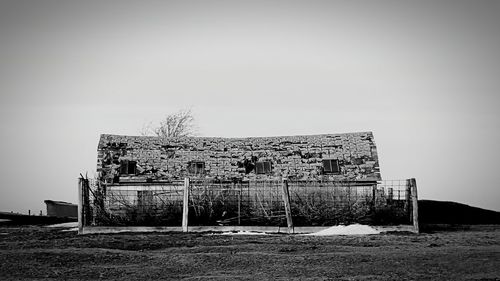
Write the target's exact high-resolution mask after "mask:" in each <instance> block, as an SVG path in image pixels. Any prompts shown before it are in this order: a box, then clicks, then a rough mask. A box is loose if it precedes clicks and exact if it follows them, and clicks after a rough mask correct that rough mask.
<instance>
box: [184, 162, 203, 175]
mask: <svg viewBox="0 0 500 281" xmlns="http://www.w3.org/2000/svg"><path fill="white" fill-rule="evenodd" d="M188 172H189V173H190V174H193V175H199V174H204V173H205V162H190V163H189V164H188Z"/></svg>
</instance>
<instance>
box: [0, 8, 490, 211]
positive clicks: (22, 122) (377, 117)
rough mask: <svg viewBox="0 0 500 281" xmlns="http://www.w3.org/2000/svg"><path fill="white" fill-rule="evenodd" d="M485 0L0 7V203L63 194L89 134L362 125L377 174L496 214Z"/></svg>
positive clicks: (89, 166)
mask: <svg viewBox="0 0 500 281" xmlns="http://www.w3.org/2000/svg"><path fill="white" fill-rule="evenodd" d="M499 75H500V2H499V1H457V0H453V1H435V0H433V1H234V0H233V1H78V2H77V1H43V0H36V1H35V0H33V1H15V0H12V1H4V0H0V134H1V145H0V155H1V156H2V158H1V163H2V164H1V167H0V210H1V211H11V210H12V211H18V212H23V213H27V211H28V209H31V210H32V212H36V213H38V212H39V210H44V212H45V206H44V204H43V200H44V199H52V200H62V201H70V202H76V201H77V178H78V176H79V173H85V172H88V174H89V176H93V175H94V174H95V169H96V156H97V155H96V149H97V142H98V138H99V135H100V134H101V133H112V134H127V135H137V134H139V132H140V130H141V128H142V126H143V124H144V123H146V122H148V121H155V120H159V119H161V118H162V117H163V116H164V115H165V114H168V113H172V112H175V111H177V110H179V109H181V108H186V107H191V108H192V109H193V112H194V113H195V117H196V118H197V123H198V126H199V134H200V135H201V136H223V137H246V136H274V135H299V134H322V133H343V132H357V131H373V133H374V136H375V141H376V143H377V146H378V152H379V160H380V168H381V174H382V177H383V178H384V179H405V178H410V177H415V178H416V180H417V185H418V188H419V196H420V198H421V199H435V200H450V201H458V202H461V203H466V204H469V205H473V206H478V207H483V208H488V209H493V210H496V211H500V186H499V185H500V171H499V167H500V165H499V164H498V163H500V148H499V143H500V110H499V108H500V76H499Z"/></svg>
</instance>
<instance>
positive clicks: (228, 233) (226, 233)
mask: <svg viewBox="0 0 500 281" xmlns="http://www.w3.org/2000/svg"><path fill="white" fill-rule="evenodd" d="M221 235H267V233H265V232H253V231H237V232H222V233H221Z"/></svg>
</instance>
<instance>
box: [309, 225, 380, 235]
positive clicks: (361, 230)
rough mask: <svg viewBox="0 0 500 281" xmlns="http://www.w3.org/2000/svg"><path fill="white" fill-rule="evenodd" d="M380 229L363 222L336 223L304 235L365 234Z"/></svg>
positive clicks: (375, 232) (373, 232) (376, 231)
mask: <svg viewBox="0 0 500 281" xmlns="http://www.w3.org/2000/svg"><path fill="white" fill-rule="evenodd" d="M379 233H380V231H378V230H376V229H374V228H372V227H370V226H368V225H363V224H350V225H337V226H332V227H329V228H327V229H323V230H321V231H318V232H315V233H309V234H305V235H312V236H328V235H366V234H379Z"/></svg>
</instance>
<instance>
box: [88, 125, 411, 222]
mask: <svg viewBox="0 0 500 281" xmlns="http://www.w3.org/2000/svg"><path fill="white" fill-rule="evenodd" d="M97 152H98V157H97V171H98V181H96V182H97V183H98V185H97V186H95V187H94V188H93V189H94V191H92V192H91V193H89V194H86V193H84V197H88V196H89V195H91V196H92V197H93V198H94V199H88V200H90V201H87V202H86V203H85V202H84V203H85V204H86V205H88V204H93V205H94V207H93V208H87V210H89V211H88V212H89V213H87V214H86V216H87V217H91V216H92V217H94V219H93V221H94V222H93V223H94V224H96V225H98V224H105V225H106V224H108V225H179V224H180V219H181V217H182V214H185V213H189V223H190V224H191V225H283V223H284V219H285V216H284V215H285V214H284V212H285V209H286V208H285V206H284V205H283V204H284V202H289V203H286V204H289V205H290V210H291V211H290V212H291V215H292V216H294V220H295V221H296V222H297V224H301V225H328V224H329V225H333V224H339V223H346V222H353V221H363V220H366V219H373V218H375V216H374V215H373V214H374V212H375V210H376V209H377V208H379V207H384V206H386V205H387V204H389V203H391V200H392V198H393V197H394V196H393V194H394V193H393V189H394V188H393V187H391V188H385V187H383V186H380V182H381V176H380V169H379V161H378V156H377V148H376V145H375V141H374V138H373V134H372V133H371V132H358V133H344V134H322V135H302V136H277V137H248V138H219V137H177V138H160V137H150V136H122V135H108V134H103V135H101V137H100V140H99V144H98V150H97ZM186 182H187V183H186ZM283 184H286V186H287V187H286V190H288V191H286V192H285V193H284V191H282V190H285V189H283V188H284V187H283ZM186 186H187V187H186ZM184 191H186V192H187V193H188V194H189V195H186V196H188V199H186V197H185V196H184V195H183V194H185V192H184ZM85 194H86V195H85ZM285 194H288V196H289V199H286V200H284V199H283V196H286V195H285ZM405 194H408V193H401V192H399V191H398V193H397V198H398V199H399V198H406V197H404V195H405ZM183 196H184V197H183ZM401 196H403V197H401ZM186 202H188V203H186ZM187 205H189V206H188V207H187V208H189V211H187V212H186V211H185V208H184V210H183V206H184V207H186V206H187ZM384 208H385V207H384Z"/></svg>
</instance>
